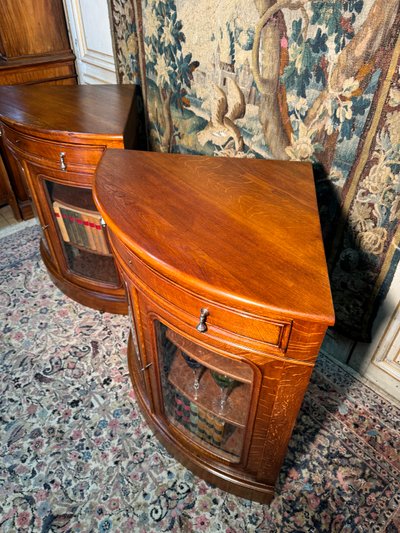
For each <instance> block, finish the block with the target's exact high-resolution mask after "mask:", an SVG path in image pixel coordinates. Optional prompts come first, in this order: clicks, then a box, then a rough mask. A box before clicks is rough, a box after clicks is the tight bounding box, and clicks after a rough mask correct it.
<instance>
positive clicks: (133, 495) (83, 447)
mask: <svg viewBox="0 0 400 533" xmlns="http://www.w3.org/2000/svg"><path fill="white" fill-rule="evenodd" d="M38 239H39V229H38V227H32V228H28V229H24V230H22V231H20V232H18V233H16V234H14V235H11V236H8V237H5V238H3V239H1V240H0V278H1V285H0V332H1V338H0V344H1V351H0V353H1V359H0V367H1V375H2V379H1V382H0V383H1V384H0V388H1V394H0V417H1V433H0V455H1V459H0V531H1V532H12V533H14V532H34V533H36V532H41V533H48V532H54V533H55V532H57V533H61V532H74V533H75V532H76V533H77V532H85V533H86V532H101V533H104V532H108V531H116V532H117V531H118V532H124V533H125V532H126V533H129V532H139V533H141V532H143V533H144V532H146V533H151V532H162V531H177V532H178V531H182V532H185V533H186V532H191V531H193V532H199V531H206V532H210V533H211V532H212V533H213V532H218V531H221V532H225V533H236V532H237V533H239V532H254V533H255V532H257V533H261V532H268V533H270V532H276V533H280V532H285V533H286V532H305V531H307V532H324V531H325V532H349V533H350V532H352V533H353V532H360V533H361V532H368V533H370V532H375V533H378V532H384V531H386V532H388V533H395V532H397V531H399V528H400V510H399V509H400V457H399V455H398V450H399V444H400V435H399V420H400V410H399V409H398V408H397V407H396V406H394V405H392V404H391V403H389V402H388V401H387V400H385V399H383V398H382V397H380V396H379V395H378V394H377V393H376V392H374V391H373V390H372V389H370V388H368V387H367V386H366V385H364V384H363V383H361V382H360V381H358V380H357V379H355V378H354V377H352V376H351V375H350V374H348V373H347V372H345V371H344V370H343V369H341V368H340V367H338V366H337V365H336V364H335V363H333V362H332V361H331V360H329V359H327V358H325V357H322V356H320V358H319V359H318V362H317V365H316V368H315V371H314V373H313V376H312V379H311V383H310V386H309V389H308V392H307V393H306V396H305V399H304V403H303V406H302V409H301V413H300V415H299V418H298V420H297V424H296V427H295V430H294V433H293V437H292V440H291V442H290V445H289V450H288V454H287V457H286V461H285V463H284V466H283V468H282V471H281V475H280V478H279V481H278V484H277V491H276V497H275V498H274V500H273V501H272V503H271V504H270V505H261V504H258V503H254V502H251V501H249V500H246V499H242V498H237V497H235V496H233V495H231V494H228V493H225V492H223V491H221V490H219V489H217V488H215V487H212V486H211V485H209V484H207V483H205V482H204V481H202V480H201V479H199V478H197V477H196V476H194V475H193V474H192V473H191V472H189V471H188V470H186V469H185V468H184V467H183V466H182V465H181V464H180V463H178V462H177V461H176V460H175V459H174V458H173V457H171V455H169V454H168V453H167V452H166V451H165V449H164V448H163V447H162V446H161V445H160V444H159V443H158V441H157V439H156V438H155V437H154V435H153V433H152V432H151V431H150V430H149V428H148V427H147V425H146V423H145V422H144V420H143V418H142V416H141V413H140V411H139V408H138V405H137V403H136V401H135V396H134V394H133V392H132V388H131V384H130V381H129V376H128V369H127V363H126V344H127V335H128V328H129V326H128V319H127V318H126V317H121V316H117V315H111V314H107V313H100V312H97V311H94V310H91V309H88V308H86V307H83V306H81V305H79V304H77V303H75V302H73V301H72V300H70V299H69V298H67V297H66V296H64V295H63V294H62V293H61V292H60V291H59V290H58V289H56V288H55V287H54V285H53V284H52V283H51V281H50V279H49V277H48V275H47V273H46V271H45V268H44V266H43V264H42V262H41V259H40V256H39V253H38Z"/></svg>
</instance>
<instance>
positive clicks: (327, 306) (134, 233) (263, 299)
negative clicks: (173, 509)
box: [96, 151, 333, 323]
mask: <svg viewBox="0 0 400 533" xmlns="http://www.w3.org/2000/svg"><path fill="white" fill-rule="evenodd" d="M115 168H119V169H121V170H120V171H119V173H118V181H116V180H115V179H114V176H113V169H115ZM98 176H100V178H101V179H100V178H99V179H98V180H97V185H96V195H97V199H98V203H99V206H100V208H101V207H102V203H103V201H105V200H106V199H107V198H110V197H113V198H114V199H115V202H114V203H113V204H112V205H110V206H109V205H107V209H106V211H107V213H106V221H107V223H108V224H109V227H110V228H111V229H112V230H113V231H115V232H116V233H117V235H118V236H119V238H120V239H121V240H122V241H123V242H124V243H125V244H127V245H128V247H129V248H131V249H132V250H133V251H134V253H135V254H136V255H137V256H138V257H140V258H142V259H143V260H144V261H145V262H147V263H149V264H150V265H151V266H154V267H156V268H157V269H158V270H160V271H161V272H162V273H163V274H164V275H165V276H166V277H168V278H170V279H172V280H174V281H176V282H177V283H178V284H179V285H182V286H184V287H186V288H189V289H191V288H194V287H195V289H196V294H202V295H204V296H207V297H210V298H217V299H218V300H219V301H221V302H224V303H226V304H227V305H234V306H235V307H237V308H243V309H246V310H248V311H249V310H250V309H251V310H252V311H253V312H254V313H257V314H260V315H264V314H265V315H268V316H271V313H276V314H284V315H289V316H290V317H293V316H298V317H299V318H300V317H305V318H310V319H312V320H313V321H316V322H318V321H320V322H323V323H330V322H331V321H332V319H333V310H332V305H331V297H330V286H329V280H328V275H327V269H326V262H325V255H324V250H323V244H322V240H321V231H320V223H319V217H318V209H317V203H316V199H315V189H314V182H313V179H312V170H311V165H310V164H308V163H295V162H292V163H288V162H276V161H263V160H249V159H234V158H232V159H226V160H225V159H221V158H210V157H202V156H197V157H187V156H184V155H173V156H171V155H168V154H157V155H156V156H155V155H154V154H152V153H150V152H147V153H145V152H132V153H129V154H122V153H120V152H118V151H113V152H108V153H107V157H105V158H103V160H102V161H101V163H100V168H99V173H98ZM294 176H295V178H296V179H294ZM166 198H168V199H173V201H172V200H170V201H169V202H168V203H166ZM126 213H132V214H133V216H132V217H127V216H126ZM153 220H154V221H157V224H154V223H151V221H153ZM221 272H223V275H221ZM316 287H318V290H315V288H316Z"/></svg>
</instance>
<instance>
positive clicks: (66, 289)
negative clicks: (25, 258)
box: [40, 241, 128, 315]
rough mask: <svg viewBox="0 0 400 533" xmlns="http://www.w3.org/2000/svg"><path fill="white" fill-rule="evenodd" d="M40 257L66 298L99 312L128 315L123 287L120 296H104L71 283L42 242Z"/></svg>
mask: <svg viewBox="0 0 400 533" xmlns="http://www.w3.org/2000/svg"><path fill="white" fill-rule="evenodd" d="M40 255H41V256H42V259H43V263H44V264H45V266H46V268H47V271H48V274H49V276H50V279H51V280H52V282H53V283H54V285H55V286H56V287H57V288H58V289H60V291H61V292H63V293H64V294H65V295H66V296H68V297H69V298H72V300H75V302H78V303H80V304H82V305H86V306H87V307H90V308H91V309H96V310H97V311H102V312H106V313H114V314H118V315H126V314H128V304H127V299H126V295H125V291H124V290H123V289H122V287H121V294H118V295H110V294H104V293H102V292H99V291H95V290H93V289H88V288H86V287H79V286H78V285H77V284H76V283H71V282H69V281H68V280H67V279H66V278H65V277H64V276H62V275H61V274H59V273H58V272H57V269H56V267H55V265H54V264H53V263H52V261H51V259H50V257H49V256H48V254H47V252H46V249H45V247H44V246H43V242H42V241H41V242H40Z"/></svg>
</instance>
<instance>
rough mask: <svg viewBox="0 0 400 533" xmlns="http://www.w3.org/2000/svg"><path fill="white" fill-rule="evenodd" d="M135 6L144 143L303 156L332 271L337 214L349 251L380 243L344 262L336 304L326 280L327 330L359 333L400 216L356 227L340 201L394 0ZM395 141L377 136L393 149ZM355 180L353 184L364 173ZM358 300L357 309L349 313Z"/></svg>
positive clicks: (383, 58) (373, 92)
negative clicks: (346, 284) (312, 172)
mask: <svg viewBox="0 0 400 533" xmlns="http://www.w3.org/2000/svg"><path fill="white" fill-rule="evenodd" d="M136 5H138V6H140V11H141V13H142V14H143V21H142V26H143V27H142V28H141V29H142V31H141V34H140V36H139V37H140V39H141V40H142V42H143V54H142V55H143V65H144V67H143V69H142V72H141V77H142V85H143V88H144V93H145V95H146V110H147V116H148V129H149V137H150V147H151V149H152V150H158V151H168V152H181V153H189V154H204V155H213V156H232V157H257V158H273V159H286V160H287V159H289V160H290V159H293V160H308V161H311V162H312V163H313V164H314V166H315V169H316V182H317V194H318V196H319V203H320V213H321V222H322V226H323V228H322V229H323V234H324V238H325V242H326V251H327V255H328V259H329V262H330V264H331V268H332V271H337V262H338V261H339V263H340V261H341V260H340V255H341V253H342V252H345V251H346V250H347V248H343V246H344V245H345V243H344V240H343V231H342V232H341V233H340V234H339V235H336V234H335V231H336V224H337V222H338V218H340V217H341V216H342V215H343V216H344V217H345V218H346V223H347V225H348V227H349V228H350V227H351V229H352V232H355V233H357V236H355V238H354V239H353V245H352V249H353V250H355V251H356V252H357V253H358V254H359V256H360V257H361V256H362V257H364V256H366V255H368V254H369V257H371V258H372V256H371V250H370V246H369V243H370V240H371V239H372V237H374V239H377V238H378V237H379V242H380V243H381V244H380V246H377V247H376V249H375V252H373V254H372V255H375V259H374V260H373V261H370V262H369V267H368V268H369V273H368V272H366V271H365V268H366V266H367V264H366V263H365V262H362V261H359V263H358V264H359V267H360V269H358V270H357V273H356V270H355V269H353V279H354V282H353V286H352V290H351V291H347V294H346V301H344V298H343V295H342V294H341V293H340V290H339V285H340V283H339V285H337V284H335V283H334V284H333V296H334V303H335V309H336V314H337V327H338V328H339V329H341V330H342V331H344V332H346V333H349V334H352V336H353V337H356V338H359V339H361V340H367V338H368V336H369V328H370V325H371V322H372V318H373V316H374V312H375V310H376V302H377V301H378V300H376V297H377V295H378V292H379V294H380V298H382V297H383V296H384V294H385V291H387V289H388V286H389V285H390V280H391V277H392V275H393V271H394V269H395V266H396V264H397V258H396V256H394V255H393V254H392V255H391V256H390V257H391V264H390V265H388V264H387V262H386V261H385V258H386V255H387V250H388V249H389V248H390V247H391V246H392V245H393V244H391V243H393V239H394V238H395V237H394V236H395V233H396V231H397V230H396V228H397V227H398V220H399V217H398V213H397V212H396V211H395V209H394V208H393V209H392V213H391V215H390V216H389V217H388V216H386V211H385V214H384V215H383V214H382V212H381V213H380V214H379V215H374V217H375V216H377V217H378V218H379V217H380V219H379V220H380V221H379V222H377V220H375V222H374V223H373V224H374V228H372V227H371V228H368V231H371V230H372V229H373V231H372V233H368V234H367V233H366V231H367V230H366V227H364V229H363V231H362V232H360V224H358V225H357V223H356V226H354V227H352V225H353V223H355V220H354V217H355V216H356V215H355V213H354V212H352V213H350V209H349V206H348V205H347V204H349V203H351V202H352V201H353V199H354V198H356V197H357V196H358V198H360V195H364V200H366V196H365V193H363V192H362V191H361V189H360V190H358V189H357V187H354V186H351V183H353V181H354V174H355V169H356V167H359V162H360V160H363V154H362V149H366V148H365V139H366V137H367V134H368V132H369V131H370V128H371V123H372V122H373V118H374V117H376V113H378V112H379V113H381V112H382V111H383V110H382V106H381V102H382V101H384V100H385V99H386V97H387V95H385V94H384V93H385V90H386V86H385V79H386V77H387V76H388V75H389V74H388V70H389V68H390V62H391V58H392V57H393V54H394V53H395V52H394V51H395V49H396V43H395V39H396V35H397V33H398V28H399V15H398V12H399V4H398V1H397V0H345V1H342V2H325V1H310V0H252V1H251V2H246V9H243V1H242V0H221V1H219V2H211V1H210V0H198V1H197V2H196V8H195V9H194V7H193V4H192V3H191V2H188V1H187V0H136ZM397 46H398V45H397ZM393 94H394V93H393ZM392 98H393V96H392ZM388 105H389V104H388ZM392 120H394V119H392ZM376 135H378V133H376ZM395 140H396V139H395V138H394V137H393V135H392V137H390V135H389V136H386V142H387V143H390V150H392V152H393V154H394V153H395V152H396V151H398V146H396V144H395ZM387 148H388V145H386V148H385V149H384V151H385V152H387ZM364 159H365V158H364ZM395 159H396V156H394V159H393V160H391V161H394V160H395ZM364 167H366V164H364ZM389 167H390V168H391V171H390V172H391V175H396V173H398V170H397V167H396V165H395V163H391V164H390V165H389ZM369 171H370V169H368V168H367V167H366V168H365V172H369ZM365 172H364V173H365ZM364 173H363V176H364ZM359 174H360V173H359ZM357 180H358V181H359V183H360V186H361V184H362V182H363V181H364V178H363V179H362V180H360V175H358V176H357ZM364 185H365V184H364ZM364 185H362V187H364ZM378 187H379V193H378V192H376V191H375V193H374V194H371V195H368V203H367V202H366V201H364V202H360V200H358V204H361V203H363V205H364V210H363V209H362V208H361V207H360V209H359V210H358V213H359V215H360V216H361V217H362V216H364V217H366V218H365V221H364V222H365V224H367V225H368V224H371V222H369V223H368V222H367V220H371V218H370V217H369V216H368V213H376V212H377V211H379V210H380V209H381V207H380V203H379V202H380V198H382V195H386V196H385V198H387V199H388V194H387V192H384V191H386V185H383V183H382V181H380V182H379V185H378ZM349 195H352V196H351V197H350V196H349ZM344 204H346V210H345V212H344V213H343V214H341V212H340V207H341V206H342V205H344ZM367 204H368V207H367ZM367 212H368V213H367ZM362 213H364V215H362ZM389 219H390V221H389ZM360 221H361V219H360ZM364 222H362V224H364ZM388 224H389V225H390V228H389V227H388ZM342 230H343V228H342ZM361 233H362V234H361ZM368 246H369V247H368ZM346 253H347V252H346ZM346 253H345V255H346ZM349 253H350V252H349ZM340 264H342V265H343V261H341V263H340ZM371 269H372V270H371ZM367 270H368V269H367ZM367 276H369V278H370V279H369V286H371V285H372V286H374V287H375V286H376V288H375V289H374V290H372V291H371V290H367V292H368V297H369V299H368V298H367V299H366V298H364V297H363V296H361V295H360V293H361V292H362V291H363V290H364V289H365V278H366V277H367ZM378 285H379V288H378ZM348 298H351V301H350V302H349V301H348ZM361 300H362V302H361ZM360 302H361V305H363V306H366V307H367V309H368V312H367V314H360V313H358V314H357V313H353V311H351V310H350V308H356V307H358V306H359V305H360Z"/></svg>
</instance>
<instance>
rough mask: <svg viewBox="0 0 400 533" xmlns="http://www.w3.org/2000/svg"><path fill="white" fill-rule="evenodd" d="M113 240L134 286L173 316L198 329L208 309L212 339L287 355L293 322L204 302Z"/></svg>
mask: <svg viewBox="0 0 400 533" xmlns="http://www.w3.org/2000/svg"><path fill="white" fill-rule="evenodd" d="M110 237H111V243H112V247H113V249H114V252H115V254H116V255H117V259H119V261H120V263H122V265H125V268H124V270H125V271H126V272H127V273H128V274H129V273H132V274H133V276H134V278H135V282H136V283H139V284H140V289H141V290H142V291H143V292H146V293H147V294H148V295H150V297H153V298H154V295H155V296H156V297H157V298H161V299H163V300H164V302H167V303H168V304H169V306H170V308H171V309H172V311H173V312H174V313H176V314H177V315H179V316H180V317H181V318H182V319H183V320H186V322H187V323H190V325H192V326H194V327H195V326H196V325H197V324H198V322H199V319H200V312H201V309H202V308H205V309H207V310H208V313H209V314H208V316H207V319H206V324H207V335H208V336H209V337H213V336H215V337H216V338H219V339H224V340H225V341H226V342H231V343H234V344H237V345H239V346H243V347H245V348H250V349H252V350H256V351H260V352H266V351H267V352H269V353H280V354H283V353H284V352H285V350H286V348H287V345H288V341H289V335H290V329H291V321H287V322H285V321H276V320H270V319H267V318H263V317H257V316H253V315H250V314H246V313H240V312H237V311H232V310H231V309H229V308H227V307H224V306H221V305H219V304H216V303H214V302H212V301H211V300H207V299H205V298H201V297H199V296H197V295H195V294H194V293H192V292H190V291H189V290H185V289H182V288H181V287H178V286H177V285H176V284H175V283H174V282H172V281H170V280H168V279H167V278H165V277H163V276H161V275H160V274H158V273H156V272H155V271H154V270H152V269H151V268H150V267H148V266H147V265H146V264H145V263H144V262H143V261H141V260H140V259H138V258H137V257H136V256H135V255H134V254H133V253H132V252H131V251H130V250H129V249H128V248H127V247H125V246H124V245H123V244H121V243H120V242H118V241H117V239H115V238H113V236H112V233H111V235H110ZM150 287H152V289H150ZM152 293H153V294H152ZM154 293H155V294H154ZM183 315H184V316H183Z"/></svg>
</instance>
